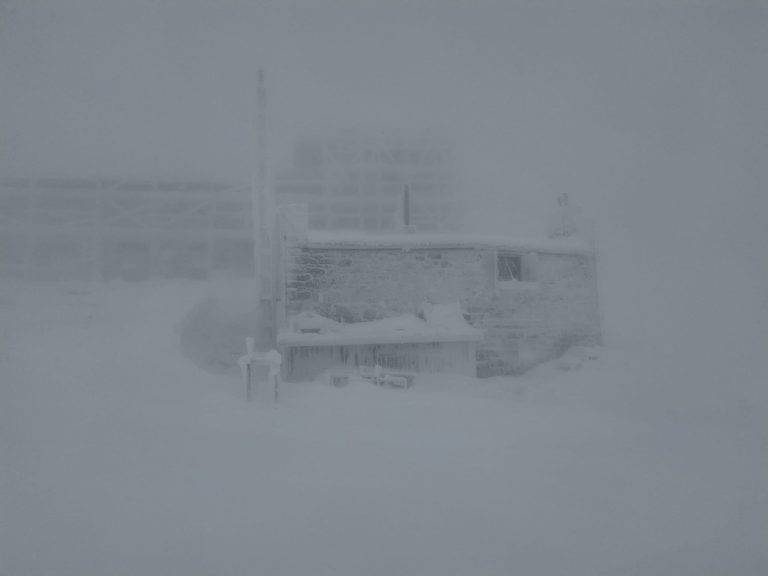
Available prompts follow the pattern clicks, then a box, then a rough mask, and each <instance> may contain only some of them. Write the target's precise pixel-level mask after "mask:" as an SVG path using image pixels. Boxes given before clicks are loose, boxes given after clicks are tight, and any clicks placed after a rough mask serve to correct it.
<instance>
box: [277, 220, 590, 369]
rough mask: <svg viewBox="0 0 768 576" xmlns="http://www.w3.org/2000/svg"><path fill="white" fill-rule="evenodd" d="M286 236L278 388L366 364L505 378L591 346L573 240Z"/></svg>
mask: <svg viewBox="0 0 768 576" xmlns="http://www.w3.org/2000/svg"><path fill="white" fill-rule="evenodd" d="M288 228H290V229H288V230H286V231H285V232H284V233H283V234H282V239H283V242H282V246H281V248H280V258H279V266H278V282H277V294H278V297H277V300H278V302H277V305H276V314H277V320H276V324H277V326H278V328H279V331H278V337H277V343H278V346H279V347H280V348H281V351H282V352H283V354H284V357H285V358H286V377H288V378H289V379H291V378H294V379H296V378H307V377H312V376H314V375H317V373H318V372H320V371H322V370H323V369H327V368H330V367H333V366H335V365H339V364H342V365H346V366H359V365H365V364H371V363H373V364H381V365H384V366H385V367H387V365H389V367H391V368H394V369H401V370H413V371H419V370H430V371H451V372H463V373H468V374H472V375H475V374H476V375H477V376H481V377H484V376H492V375H499V374H514V373H519V372H523V371H525V370H527V369H529V368H531V367H532V366H534V365H536V364H538V363H540V362H543V361H545V360H548V359H550V358H553V357H556V356H558V355H560V354H562V353H563V352H564V351H565V350H566V349H568V348H569V347H570V346H573V345H593V344H597V343H599V341H600V338H601V333H600V322H599V312H598V299H597V278H596V261H595V252H594V250H593V249H592V248H591V247H590V246H589V245H587V244H585V243H582V242H580V241H578V240H576V239H574V238H557V239H542V240H538V241H529V240H526V241H524V240H515V239H511V238H504V237H502V238H498V237H480V236H468V235H458V234H434V233H433V234H425V233H408V234H407V233H403V234H379V235H369V234H362V233H352V232H345V233H343V234H340V233H330V232H322V231H312V230H306V229H303V228H302V227H301V226H299V227H298V228H296V227H293V228H291V227H290V226H289V227H288ZM430 316H432V317H430ZM466 358H469V360H468V361H467V360H466ZM425 359H426V360H425Z"/></svg>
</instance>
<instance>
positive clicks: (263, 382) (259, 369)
mask: <svg viewBox="0 0 768 576" xmlns="http://www.w3.org/2000/svg"><path fill="white" fill-rule="evenodd" d="M245 346H246V350H247V353H246V354H245V356H241V357H240V360H239V361H238V364H240V371H241V373H242V376H243V380H244V384H245V398H246V400H247V401H249V402H250V401H251V400H252V399H253V397H254V395H257V396H259V397H261V398H262V400H267V401H271V402H277V400H278V396H279V387H280V366H281V365H282V361H283V358H282V355H281V354H280V353H279V352H278V351H277V350H270V351H269V352H265V353H257V352H256V351H255V349H254V348H255V344H254V339H253V338H246V340H245ZM260 390H261V391H260Z"/></svg>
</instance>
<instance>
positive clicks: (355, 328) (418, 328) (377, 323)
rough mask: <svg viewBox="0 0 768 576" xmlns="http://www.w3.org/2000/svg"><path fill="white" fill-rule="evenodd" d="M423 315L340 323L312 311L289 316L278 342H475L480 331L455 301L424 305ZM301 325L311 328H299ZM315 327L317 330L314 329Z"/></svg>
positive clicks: (336, 343)
mask: <svg viewBox="0 0 768 576" xmlns="http://www.w3.org/2000/svg"><path fill="white" fill-rule="evenodd" d="M423 312H424V314H425V318H424V319H422V318H418V317H417V316H415V315H414V314H403V315H400V316H393V317H390V318H383V319H381V320H373V321H370V322H355V323H351V324H342V323H340V322H335V321H334V320H331V319H330V318H324V317H322V316H318V315H316V314H313V313H303V314H301V315H297V316H294V317H292V318H289V324H292V325H293V326H292V328H293V329H287V330H281V331H280V333H279V334H278V336H277V343H278V344H279V345H281V346H343V345H359V344H363V345H364V344H404V343H409V344H412V343H422V342H476V341H478V340H481V339H482V337H483V332H482V331H481V330H478V329H477V328H473V327H472V326H470V325H469V324H467V322H466V321H465V320H464V319H463V318H462V316H461V308H460V307H459V305H458V303H455V304H448V305H425V310H424V311H423ZM302 326H307V327H310V328H311V329H312V330H313V331H312V332H301V331H300V329H301V327H302ZM314 330H317V331H314Z"/></svg>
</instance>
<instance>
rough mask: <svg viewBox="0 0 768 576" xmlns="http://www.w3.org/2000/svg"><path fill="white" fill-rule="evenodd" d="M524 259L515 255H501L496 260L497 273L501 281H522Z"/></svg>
mask: <svg viewBox="0 0 768 576" xmlns="http://www.w3.org/2000/svg"><path fill="white" fill-rule="evenodd" d="M522 264H523V263H522V258H521V257H520V256H518V255H513V254H499V255H498V256H497V258H496V273H497V277H498V279H499V280H501V281H504V280H518V281H520V280H522V279H523V275H522V269H523V266H522Z"/></svg>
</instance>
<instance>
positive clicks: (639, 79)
mask: <svg viewBox="0 0 768 576" xmlns="http://www.w3.org/2000/svg"><path fill="white" fill-rule="evenodd" d="M0 14H1V17H2V22H1V25H0V78H2V82H1V83H0V90H2V92H1V93H0V94H1V96H2V98H1V99H0V126H1V127H2V141H1V142H0V171H2V173H3V174H5V175H22V176H30V175H32V176H34V175H57V176H58V175H71V176H78V177H80V176H83V175H89V176H108V177H114V176H138V177H171V178H173V177H205V178H218V179H222V180H230V181H247V180H248V179H249V178H250V176H251V174H252V172H253V158H254V141H255V137H254V129H253V118H254V107H255V77H256V70H257V68H258V67H263V68H264V69H265V70H266V72H267V78H268V90H269V95H270V116H269V123H270V129H271V132H270V133H271V142H272V149H273V151H274V153H273V155H274V157H276V158H277V157H279V156H280V154H281V151H282V152H284V151H285V148H286V146H287V145H288V143H289V142H290V141H291V138H292V137H293V135H294V134H295V133H296V132H297V130H301V129H303V128H306V127H307V126H310V127H318V126H319V127H329V126H333V127H342V128H343V127H350V126H352V127H354V126H360V125H362V126H366V127H370V126H372V127H376V128H379V127H385V128H390V129H391V128H393V127H394V128H395V129H399V130H402V131H410V132H413V133H418V132H420V131H423V130H425V129H426V130H430V129H431V130H438V131H440V132H442V133H446V134H448V135H449V137H450V138H451V139H452V141H453V142H454V143H455V145H456V147H457V149H458V150H459V152H460V153H459V154H458V157H459V158H460V162H461V170H460V175H461V181H462V191H463V193H464V194H466V195H467V196H469V197H471V198H472V203H471V204H472V207H473V210H472V212H471V213H469V214H468V215H467V217H468V219H469V220H470V222H471V223H472V224H473V225H474V226H475V227H478V228H483V229H485V230H488V229H489V228H493V229H494V230H495V231H501V232H505V233H509V234H511V235H516V234H517V235H530V234H532V233H537V232H539V231H540V230H541V225H540V222H541V221H542V220H543V218H544V216H545V214H546V211H547V209H548V207H549V206H550V205H552V204H553V202H554V198H555V197H556V196H557V194H559V193H562V192H567V193H568V194H570V195H571V197H572V198H573V201H574V203H576V204H578V205H579V206H581V208H582V210H583V212H584V213H585V214H586V215H588V216H589V217H590V218H594V219H596V220H597V222H598V227H599V249H600V257H601V262H600V264H601V268H600V272H601V287H602V293H601V297H602V305H603V312H604V328H605V332H606V335H607V336H608V339H609V341H612V340H614V339H616V340H617V341H626V340H635V339H638V338H640V339H643V340H645V341H646V342H653V343H654V344H653V345H654V346H656V347H657V348H658V349H657V350H656V352H660V353H663V354H670V355H677V354H683V353H684V354H690V360H691V361H692V360H694V359H699V360H700V361H705V362H707V363H710V362H711V363H714V364H716V366H717V367H716V369H715V371H714V372H713V371H712V370H710V369H709V368H707V369H706V370H704V371H703V373H699V372H698V371H696V372H695V377H694V375H693V374H691V381H690V382H688V384H690V385H691V386H692V387H693V388H694V389H699V388H700V387H702V386H703V384H704V383H703V382H702V381H701V379H702V378H703V379H711V378H715V376H716V375H717V379H718V381H717V382H716V383H713V384H714V386H715V390H714V392H715V393H716V394H719V393H720V392H721V391H722V388H723V387H728V386H727V384H726V382H725V381H724V380H723V379H725V380H727V379H728V376H727V375H728V374H730V373H732V371H733V370H740V369H745V368H744V367H745V365H748V364H749V363H750V361H752V360H753V359H754V358H753V357H754V355H759V353H760V352H761V350H762V349H763V347H764V344H765V342H766V324H765V314H766V307H768V304H767V303H766V299H767V298H768V296H766V285H767V283H768V265H767V264H768V261H767V260H766V256H765V250H766V248H767V247H768V232H766V226H765V223H764V219H765V213H766V209H768V195H766V192H765V186H766V181H767V177H768V168H767V167H766V162H765V158H766V152H767V146H768V105H766V102H768V57H767V51H768V34H767V33H766V32H768V7H766V5H765V4H764V3H760V2H728V3H722V2H680V3H666V2H648V3H644V2H641V3H624V2H619V3H614V2H580V3H578V5H571V4H568V5H565V4H564V3H561V2H543V3H530V4H529V3H514V2H479V3H474V2H473V3H471V4H468V3H465V2H415V3H412V2H386V3H383V2H359V3H344V2H339V3H335V2H314V1H313V2H246V1H242V2H240V1H222V2H202V1H200V2H198V1H184V2H181V1H179V2H175V1H167V2H149V1H146V2H145V1H138V2H95V1H94V2H90V1H72V2H59V1H56V2H29V3H28V2H13V1H6V2H4V3H3V8H2V12H1V13H0ZM745 376H746V375H745ZM681 378H683V379H685V376H684V375H681ZM678 384H680V383H678Z"/></svg>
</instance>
